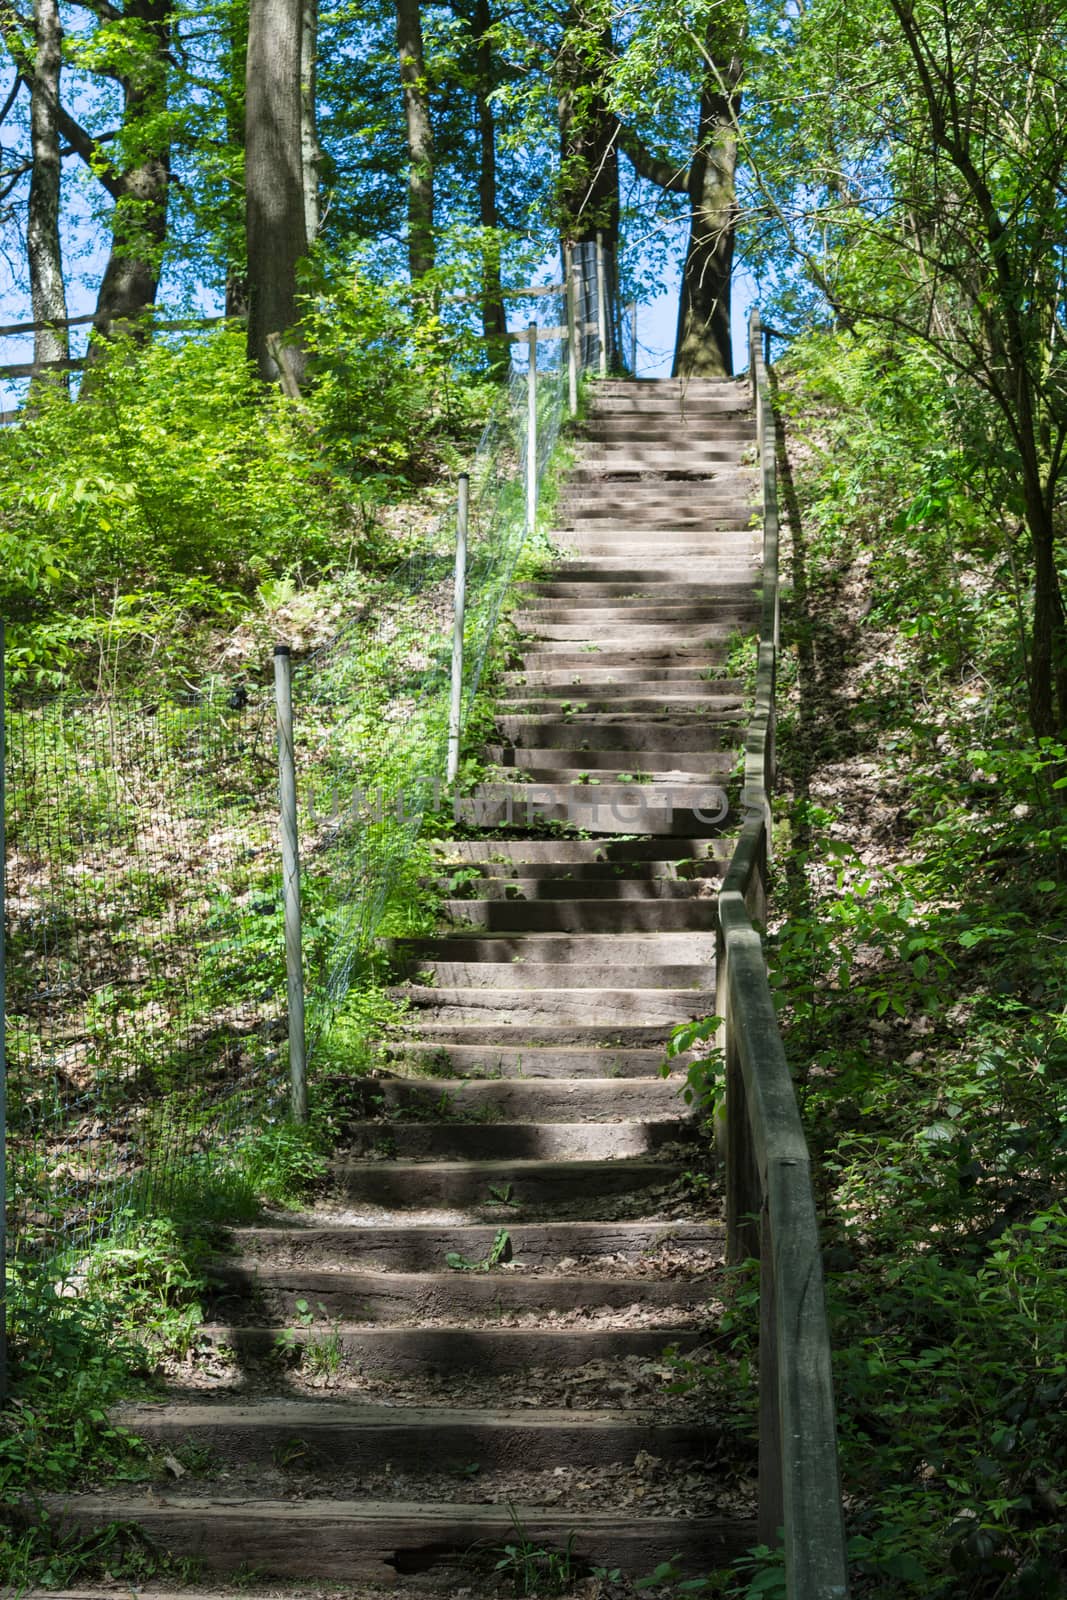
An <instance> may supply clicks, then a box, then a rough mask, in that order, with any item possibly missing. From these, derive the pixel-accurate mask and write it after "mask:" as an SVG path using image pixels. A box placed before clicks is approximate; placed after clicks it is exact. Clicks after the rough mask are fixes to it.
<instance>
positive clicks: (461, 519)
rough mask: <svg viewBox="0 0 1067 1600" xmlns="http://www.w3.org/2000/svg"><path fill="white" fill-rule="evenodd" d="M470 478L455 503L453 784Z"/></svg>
mask: <svg viewBox="0 0 1067 1600" xmlns="http://www.w3.org/2000/svg"><path fill="white" fill-rule="evenodd" d="M470 484H471V481H470V478H469V477H468V475H467V473H465V472H461V473H460V475H459V494H458V497H457V502H456V573H455V578H454V580H453V594H454V604H453V607H452V698H451V701H450V703H449V708H448V766H447V768H446V771H445V777H446V780H447V782H448V783H455V781H456V773H457V772H458V771H459V737H460V722H461V718H462V713H463V619H464V615H465V613H466V608H467V519H468V516H469V506H470Z"/></svg>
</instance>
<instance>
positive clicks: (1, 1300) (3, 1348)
mask: <svg viewBox="0 0 1067 1600" xmlns="http://www.w3.org/2000/svg"><path fill="white" fill-rule="evenodd" d="M4 646H5V638H4V623H3V619H2V618H0V1400H4V1399H6V1398H7V1044H6V1030H7V987H6V955H7V932H6V929H7V923H6V921H5V909H6V908H5V900H4V892H5V884H6V881H7V838H6V834H5V829H4V814H5V808H6V804H7V785H6V773H7V744H6V733H7V698H6V695H5V688H4Z"/></svg>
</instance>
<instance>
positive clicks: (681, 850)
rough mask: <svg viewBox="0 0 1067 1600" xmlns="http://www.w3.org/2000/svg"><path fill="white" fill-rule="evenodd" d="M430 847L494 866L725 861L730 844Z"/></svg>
mask: <svg viewBox="0 0 1067 1600" xmlns="http://www.w3.org/2000/svg"><path fill="white" fill-rule="evenodd" d="M430 842H431V845H432V848H433V849H434V850H435V851H436V852H437V853H438V855H440V856H441V857H443V858H445V859H447V860H449V861H457V862H480V863H482V864H483V865H485V866H486V867H495V866H496V865H497V864H504V863H507V862H529V861H540V862H543V863H544V864H545V865H546V866H548V865H551V866H555V865H557V864H565V865H569V864H572V863H575V864H577V863H581V862H587V863H593V864H597V863H601V862H604V863H610V862H635V861H649V862H663V861H677V860H685V859H692V860H701V861H728V860H729V858H730V854H731V846H730V845H729V844H728V843H727V842H726V841H724V840H721V839H705V838H693V839H672V840H671V842H670V843H669V844H666V843H664V841H663V840H662V839H624V840H617V841H612V840H608V839H434V840H431V841H430Z"/></svg>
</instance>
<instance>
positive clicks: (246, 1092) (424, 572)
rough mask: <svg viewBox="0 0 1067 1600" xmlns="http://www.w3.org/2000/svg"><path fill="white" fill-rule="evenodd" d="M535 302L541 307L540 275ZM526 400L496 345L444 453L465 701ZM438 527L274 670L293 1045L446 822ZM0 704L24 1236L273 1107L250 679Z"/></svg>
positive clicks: (523, 500)
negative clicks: (282, 767)
mask: <svg viewBox="0 0 1067 1600" xmlns="http://www.w3.org/2000/svg"><path fill="white" fill-rule="evenodd" d="M536 314H537V316H538V318H539V319H540V320H541V321H542V323H543V325H544V326H545V327H546V328H548V327H555V328H557V329H558V328H559V326H560V325H561V324H562V322H563V313H562V307H561V305H560V304H559V303H558V302H556V301H554V300H552V299H551V298H549V297H541V298H540V299H539V300H538V302H537V306H536ZM560 351H561V343H560V340H559V339H558V337H557V338H555V339H554V340H552V341H546V342H545V343H544V344H543V345H542V346H541V348H540V349H539V352H538V363H537V365H538V376H537V384H536V401H537V405H536V417H537V438H536V445H535V452H534V457H533V460H534V470H535V474H536V476H537V478H538V479H542V478H543V477H544V475H545V472H546V468H547V465H548V463H549V461H550V459H551V457H552V454H553V452H554V449H555V446H556V443H557V438H558V433H559V427H560V422H561V420H562V417H563V415H564V410H565V405H566V391H567V374H566V364H565V361H561V359H560ZM527 417H528V407H527V376H526V373H525V371H523V370H522V369H521V366H515V367H514V368H513V370H512V372H511V376H510V379H509V381H508V384H507V385H506V386H505V389H504V390H503V391H502V393H501V397H500V403H499V405H498V407H497V409H496V411H495V412H494V415H493V416H492V417H491V419H490V421H489V422H488V424H487V425H486V428H485V430H484V433H483V435H482V439H481V441H480V443H479V446H478V450H477V452H476V456H475V459H474V461H473V463H472V466H471V525H470V539H469V559H468V575H467V596H468V603H467V612H466V625H465V628H464V644H465V650H464V667H463V695H462V708H463V721H464V724H465V725H466V724H467V723H468V722H469V718H470V716H471V713H472V710H473V708H474V705H475V697H476V695H477V691H478V688H479V685H480V684H481V683H482V682H483V680H484V678H485V675H486V672H487V670H490V669H491V667H492V663H493V659H494V656H493V652H494V646H495V645H499V646H500V648H501V649H503V648H504V645H503V642H502V639H503V633H502V629H501V627H500V620H501V613H502V609H503V607H504V602H505V597H506V594H507V590H508V587H509V585H510V583H511V581H512V579H513V577H514V575H515V573H516V570H517V567H518V563H519V562H520V560H521V559H522V558H523V552H524V549H526V548H528V545H527V537H528V529H527V518H526V505H527V496H526V488H525V482H524V480H525V474H526V471H527V464H528V460H529V457H530V441H529V438H528V429H529V424H528V421H527ZM455 535H456V525H455V513H454V510H449V511H448V512H446V514H445V515H443V516H442V517H441V518H440V519H439V520H438V521H437V523H436V524H435V525H434V526H433V527H432V528H430V529H429V531H428V532H426V533H425V534H424V535H422V536H420V537H418V538H417V539H416V540H414V541H413V543H412V546H411V550H410V553H409V554H408V555H407V556H406V557H405V558H404V559H403V560H402V561H400V562H399V563H396V564H394V565H392V566H386V567H384V568H383V569H382V570H379V571H377V572H375V573H373V574H371V575H369V576H367V577H366V579H365V581H363V582H361V585H360V591H359V608H358V610H357V611H356V612H355V613H354V614H353V615H352V616H351V617H350V618H349V620H348V621H347V623H346V624H345V625H344V626H343V627H342V628H341V630H340V631H339V632H338V633H337V634H336V636H335V637H334V638H333V639H332V640H331V641H330V642H329V644H328V645H326V646H325V647H324V648H323V649H321V650H318V651H316V652H314V653H313V654H311V655H309V656H307V657H306V658H305V659H303V660H302V661H301V662H300V663H299V664H298V665H297V666H296V669H295V672H294V675H293V707H294V720H295V753H296V765H297V781H298V792H299V796H300V806H301V811H300V847H301V854H302V862H301V874H300V880H301V892H302V898H303V924H304V958H303V959H304V987H305V994H306V1003H307V1030H308V1042H309V1046H310V1055H311V1059H312V1060H313V1061H314V1060H316V1059H318V1058H319V1057H321V1056H322V1054H323V1052H324V1049H325V1045H326V1042H327V1040H328V1038H329V1034H330V1029H331V1025H332V1024H333V1022H334V1020H335V1018H336V1016H337V1014H338V1010H339V1008H340V1007H341V1006H342V1005H343V1004H344V1002H345V1000H346V997H347V996H348V995H349V994H350V992H351V990H352V988H353V985H358V984H359V983H360V982H361V981H362V979H363V976H364V975H365V973H366V972H367V970H368V967H370V966H371V965H373V963H374V961H375V958H376V951H377V950H378V949H379V948H380V944H381V940H382V938H383V936H384V935H385V934H387V933H388V932H389V931H390V924H389V916H390V904H391V898H392V896H393V892H394V889H395V887H396V885H397V883H398V881H399V879H400V878H401V877H402V876H403V875H404V874H405V873H407V874H410V873H411V872H412V871H413V870H417V861H413V852H414V851H415V847H416V840H417V839H418V837H419V835H420V833H421V832H423V831H424V829H425V827H426V825H427V822H428V820H432V821H434V823H435V824H436V821H437V820H438V819H440V820H441V821H442V823H444V824H445V825H447V816H448V810H449V797H448V796H447V795H446V794H445V791H444V783H443V780H444V775H445V748H446V741H447V733H448V704H449V679H450V665H451V654H452V639H451V628H452V581H453V564H454V548H455ZM5 725H6V751H5V759H4V761H3V764H2V765H3V783H4V795H3V812H4V817H5V823H6V833H7V841H6V845H7V847H6V852H5V873H4V880H5V905H4V930H5V950H6V997H5V1004H4V1010H5V1018H4V1040H5V1050H6V1059H7V1074H8V1115H7V1137H8V1205H7V1217H8V1235H7V1248H8V1258H9V1259H12V1258H14V1259H16V1260H19V1261H42V1260H45V1259H48V1258H51V1257H55V1256H57V1255H61V1254H63V1253H64V1252H68V1251H70V1250H81V1249H83V1248H84V1247H85V1246H86V1245H87V1244H88V1243H90V1242H92V1241H93V1240H94V1239H95V1238H98V1237H100V1236H101V1235H103V1234H105V1233H106V1232H108V1231H109V1230H110V1229H111V1228H112V1226H113V1225H114V1220H115V1218H116V1217H117V1216H118V1215H119V1214H120V1213H129V1212H131V1211H133V1212H139V1211H141V1210H147V1209H154V1208H159V1207H166V1206H168V1205H170V1204H171V1203H173V1202H174V1201H175V1200H176V1198H177V1197H178V1196H179V1194H180V1192H181V1191H183V1190H185V1191H188V1190H190V1188H195V1186H196V1184H197V1181H198V1175H200V1174H202V1173H203V1172H204V1170H205V1164H206V1163H215V1164H217V1162H218V1160H219V1157H220V1154H221V1153H222V1152H224V1151H225V1150H226V1149H227V1148H232V1146H233V1145H234V1144H235V1143H239V1142H240V1141H241V1140H242V1139H244V1138H246V1137H247V1136H248V1135H249V1134H250V1132H251V1131H252V1130H254V1129H255V1128H256V1127H257V1126H262V1125H263V1124H264V1123H266V1122H269V1121H271V1120H278V1119H280V1118H281V1117H283V1116H284V1114H285V1109H286V1102H287V1098H288V1066H289V1063H288V1051H287V1007H286V968H285V940H284V928H283V887H284V886H283V881H282V873H281V862H280V854H279V844H278V765H277V744H276V729H275V706H274V696H273V694H272V692H271V691H270V689H269V688H266V687H264V688H255V687H249V688H247V689H245V688H242V689H239V690H237V691H233V690H231V689H228V688H227V689H222V690H220V689H214V690H210V689H209V690H206V691H205V692H204V693H202V694H189V695H187V696H185V697H183V698H182V699H179V700H170V701H168V700H165V699H162V698H159V699H153V700H148V699H143V698H142V699H135V698H129V697H128V698H124V699H123V698H118V697H103V696H97V697H87V696H72V695H51V696H47V697H37V698H33V697H21V698H19V697H14V698H12V697H9V698H8V702H7V705H6V708H5ZM466 776H468V777H469V776H470V768H469V766H468V769H467V773H466ZM463 777H464V772H463V770H462V769H461V779H462V778H463Z"/></svg>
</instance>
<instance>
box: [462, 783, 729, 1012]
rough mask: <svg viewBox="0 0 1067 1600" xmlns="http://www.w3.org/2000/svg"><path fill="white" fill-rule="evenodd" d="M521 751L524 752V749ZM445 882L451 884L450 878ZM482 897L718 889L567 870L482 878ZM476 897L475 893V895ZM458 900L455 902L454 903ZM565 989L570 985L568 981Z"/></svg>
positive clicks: (605, 896)
mask: <svg viewBox="0 0 1067 1600" xmlns="http://www.w3.org/2000/svg"><path fill="white" fill-rule="evenodd" d="M520 753H521V752H520ZM441 882H442V883H443V884H444V885H445V887H447V882H448V880H447V879H445V878H442V880H441ZM471 887H472V889H474V890H476V892H477V898H478V899H479V900H511V901H515V900H708V899H713V898H714V895H715V890H714V888H713V886H712V885H711V884H710V883H709V882H708V881H707V880H705V879H704V878H676V877H667V876H665V875H662V876H659V877H621V876H608V875H605V876H603V877H600V878H590V877H586V876H584V875H583V876H582V877H580V878H577V877H571V876H570V875H569V874H568V873H567V872H566V869H563V870H561V871H560V873H559V875H558V876H551V877H550V876H545V875H543V874H542V875H538V876H536V877H533V876H531V877H526V876H511V875H510V874H509V876H508V877H506V878H505V877H499V878H497V877H491V876H485V877H481V876H480V877H479V878H478V879H477V880H476V881H475V882H474V883H473V884H472V885H471ZM472 898H473V896H472ZM453 903H455V902H453ZM546 977H547V974H546ZM563 987H564V988H568V987H570V986H569V985H567V984H564V985H563Z"/></svg>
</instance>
